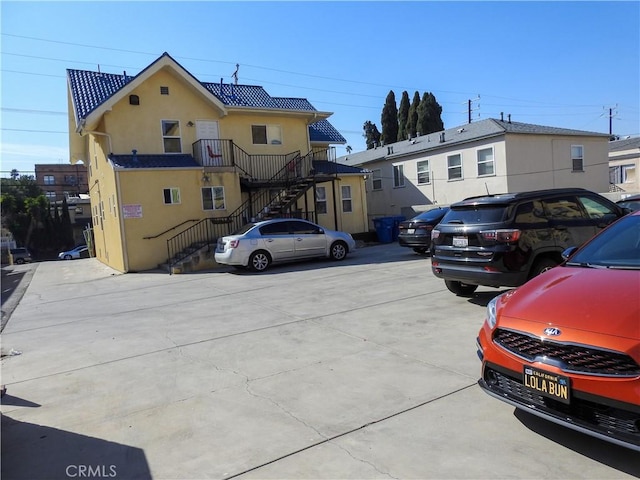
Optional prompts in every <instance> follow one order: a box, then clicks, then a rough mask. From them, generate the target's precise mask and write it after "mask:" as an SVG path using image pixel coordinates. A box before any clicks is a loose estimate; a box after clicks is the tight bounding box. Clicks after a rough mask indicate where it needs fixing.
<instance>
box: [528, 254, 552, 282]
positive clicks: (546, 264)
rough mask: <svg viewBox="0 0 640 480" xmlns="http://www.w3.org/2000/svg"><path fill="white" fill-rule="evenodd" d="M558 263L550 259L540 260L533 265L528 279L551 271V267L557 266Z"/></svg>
mask: <svg viewBox="0 0 640 480" xmlns="http://www.w3.org/2000/svg"><path fill="white" fill-rule="evenodd" d="M557 265H558V262H556V261H555V260H553V259H551V258H541V259H540V260H538V261H537V262H536V263H534V264H533V267H532V268H531V272H530V274H529V278H533V277H537V276H538V275H540V274H541V273H544V272H546V271H547V270H551V269H552V268H553V267H555V266H557Z"/></svg>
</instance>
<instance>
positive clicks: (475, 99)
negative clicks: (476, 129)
mask: <svg viewBox="0 0 640 480" xmlns="http://www.w3.org/2000/svg"><path fill="white" fill-rule="evenodd" d="M472 102H480V94H478V98H474V99H473V100H471V99H469V100H467V118H468V123H471V112H472V111H473V108H472V105H471V104H472ZM478 110H480V103H478ZM478 116H480V114H478Z"/></svg>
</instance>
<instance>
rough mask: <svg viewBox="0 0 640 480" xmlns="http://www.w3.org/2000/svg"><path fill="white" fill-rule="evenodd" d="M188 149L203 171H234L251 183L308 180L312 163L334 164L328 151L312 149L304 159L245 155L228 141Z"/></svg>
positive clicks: (204, 142) (294, 155)
mask: <svg viewBox="0 0 640 480" xmlns="http://www.w3.org/2000/svg"><path fill="white" fill-rule="evenodd" d="M192 148H193V156H194V158H195V159H196V161H197V162H198V164H200V165H202V166H203V167H235V168H237V169H239V170H240V172H241V173H242V174H243V176H244V177H245V178H246V179H250V180H251V181H252V182H254V183H260V182H264V183H272V182H274V181H276V180H282V179H286V178H290V177H298V178H302V177H308V176H309V175H310V174H311V169H312V161H313V160H329V161H335V152H334V150H333V149H331V148H330V149H326V148H315V149H313V150H312V151H311V152H310V153H309V154H307V155H305V156H304V157H301V155H300V151H294V152H290V153H287V154H283V155H265V154H258V155H256V154H249V153H247V152H246V151H244V150H243V149H242V148H240V147H239V146H238V145H236V144H235V143H233V141H232V140H213V139H209V140H207V139H203V140H198V141H196V142H195V143H194V144H193V145H192ZM300 159H303V160H302V161H301V160H300Z"/></svg>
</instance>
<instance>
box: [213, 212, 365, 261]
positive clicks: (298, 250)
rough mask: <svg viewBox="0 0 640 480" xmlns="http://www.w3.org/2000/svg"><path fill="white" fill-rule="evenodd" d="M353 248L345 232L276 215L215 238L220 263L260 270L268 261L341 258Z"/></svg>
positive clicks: (353, 243)
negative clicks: (270, 218)
mask: <svg viewBox="0 0 640 480" xmlns="http://www.w3.org/2000/svg"><path fill="white" fill-rule="evenodd" d="M355 248H356V242H355V240H354V239H353V237H352V236H351V235H350V234H349V233H345V232H337V231H334V230H328V229H326V228H324V227H321V226H319V225H316V224H315V223H311V222H308V221H306V220H299V219H294V218H277V219H273V220H265V221H263V222H258V223H248V224H247V225H245V226H244V227H242V228H241V229H240V230H238V231H237V232H235V233H234V234H233V235H228V236H226V237H221V238H219V239H218V245H217V246H216V253H215V259H216V262H217V263H220V264H223V265H233V266H235V267H249V268H250V269H251V270H254V271H256V272H261V271H263V270H266V269H267V267H268V266H269V265H271V264H272V263H279V262H290V261H294V260H304V259H308V258H316V257H326V258H331V259H333V260H344V259H345V258H346V256H347V254H348V253H349V252H352V251H353V250H355Z"/></svg>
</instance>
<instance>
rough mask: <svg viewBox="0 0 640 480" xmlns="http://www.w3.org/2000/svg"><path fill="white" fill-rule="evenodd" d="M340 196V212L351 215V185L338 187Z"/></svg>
mask: <svg viewBox="0 0 640 480" xmlns="http://www.w3.org/2000/svg"><path fill="white" fill-rule="evenodd" d="M340 196H341V197H342V212H343V213H353V201H352V200H353V198H352V197H351V185H341V186H340Z"/></svg>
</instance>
